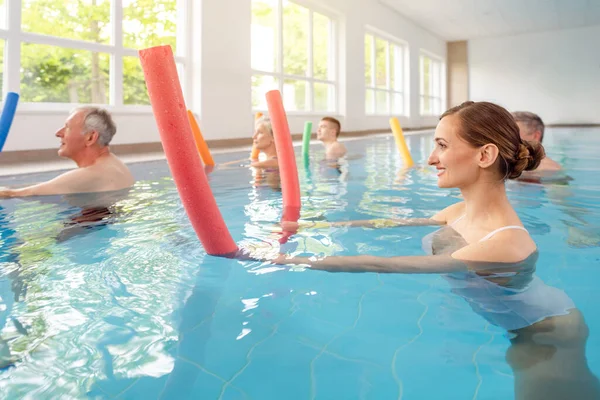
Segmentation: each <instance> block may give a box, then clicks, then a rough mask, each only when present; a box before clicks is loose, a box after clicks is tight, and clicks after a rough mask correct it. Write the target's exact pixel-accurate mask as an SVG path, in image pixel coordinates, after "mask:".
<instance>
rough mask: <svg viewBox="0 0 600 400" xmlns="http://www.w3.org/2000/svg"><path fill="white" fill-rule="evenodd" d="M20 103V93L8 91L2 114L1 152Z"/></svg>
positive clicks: (0, 127)
mask: <svg viewBox="0 0 600 400" xmlns="http://www.w3.org/2000/svg"><path fill="white" fill-rule="evenodd" d="M18 103H19V94H18V93H15V92H8V93H7V94H6V99H4V107H3V108H2V115H1V116H0V152H1V151H2V149H3V148H4V143H6V138H7V137H8V132H9V131H10V126H11V125H12V122H13V119H14V117H15V112H16V111H17V104H18Z"/></svg>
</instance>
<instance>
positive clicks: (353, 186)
mask: <svg viewBox="0 0 600 400" xmlns="http://www.w3.org/2000/svg"><path fill="white" fill-rule="evenodd" d="M546 136H547V138H546V139H545V145H546V149H547V152H548V154H549V155H550V156H551V157H552V158H554V159H556V160H557V161H559V162H560V163H562V164H563V165H564V166H565V168H566V172H567V174H568V175H569V176H570V177H571V178H573V180H571V181H569V182H568V183H566V184H564V183H563V184H547V185H538V184H530V183H518V182H510V183H509V184H508V192H509V197H510V199H511V201H512V202H513V204H514V206H515V208H516V210H517V211H518V213H519V214H520V216H521V218H522V220H523V222H524V224H525V226H526V228H527V229H528V230H529V231H530V232H531V234H532V236H533V238H534V239H535V240H536V242H537V244H538V247H539V250H540V258H539V260H538V263H537V270H536V271H535V274H536V275H537V276H538V277H539V278H540V279H541V280H543V281H544V283H545V284H547V285H549V286H552V287H555V288H558V289H561V290H564V291H565V292H566V293H567V295H568V296H569V297H570V298H571V299H572V300H573V302H574V303H575V304H576V306H577V308H578V310H579V311H580V312H581V313H582V314H583V316H584V318H585V321H586V324H587V328H588V329H589V337H588V339H587V343H586V355H587V366H588V367H589V369H590V370H591V372H592V373H593V374H595V375H596V376H598V375H600V334H599V333H598V330H599V329H600V313H598V311H597V305H598V304H600V291H598V290H597V282H598V281H599V280H600V268H598V267H599V266H600V217H599V216H600V212H599V211H600V183H599V181H598V178H597V176H598V173H599V172H600V165H599V163H598V159H597V156H596V155H597V154H598V152H599V151H600V131H599V130H597V129H550V130H549V132H548V133H547V135H546ZM407 140H408V144H409V147H410V150H411V153H412V154H413V157H414V158H415V162H416V163H417V164H418V166H417V167H416V168H414V169H411V170H408V171H406V170H403V169H402V165H403V163H402V160H401V159H400V157H399V155H398V152H397V150H396V149H395V145H394V142H393V139H392V138H391V136H390V135H387V136H385V135H384V136H374V137H369V138H367V139H364V140H353V141H348V142H347V146H348V148H349V153H350V155H351V157H350V160H348V161H346V162H342V163H340V164H337V165H332V164H330V163H325V162H323V161H321V159H322V158H323V150H322V148H321V147H320V146H319V145H314V146H313V147H312V148H311V160H310V164H309V165H308V166H305V165H304V164H303V162H302V159H301V157H298V170H299V175H300V185H301V191H302V196H303V199H302V206H303V209H302V218H303V219H312V220H316V221H319V220H328V221H341V220H352V219H367V218H383V217H396V218H400V217H429V216H431V215H433V214H434V213H435V212H436V211H438V210H440V209H442V208H443V207H445V206H447V205H450V204H452V203H454V202H457V201H459V192H458V191H455V190H451V191H448V190H440V189H439V188H437V185H436V179H437V178H436V176H435V173H434V172H433V171H432V170H431V169H430V168H428V167H426V166H424V163H426V160H427V156H428V154H429V152H430V151H431V149H432V145H433V144H432V136H431V134H425V135H413V136H409V137H407ZM296 149H297V150H299V148H296ZM246 156H247V154H245V153H243V154H242V153H237V154H235V153H231V154H225V155H217V156H216V157H215V159H216V161H217V163H222V162H225V161H230V160H236V159H239V158H243V157H246ZM132 170H133V172H134V174H135V176H136V178H137V179H138V181H137V183H136V185H135V187H134V188H133V189H132V190H131V191H130V192H128V193H121V194H119V197H118V198H117V200H116V203H115V204H114V205H113V206H111V207H108V208H105V207H94V208H87V209H85V210H82V208H81V206H80V205H81V204H82V202H83V200H82V198H80V197H78V196H71V197H63V196H48V197H43V198H35V199H33V198H30V199H10V200H1V201H0V241H1V249H0V296H1V300H0V368H2V369H0V397H1V398H3V399H21V398H31V399H44V398H61V399H79V398H93V399H112V398H118V399H155V398H161V399H185V398H194V399H197V398H205V399H313V398H314V399H442V398H443V399H480V400H483V399H513V398H516V397H518V396H519V391H520V390H521V389H520V384H519V382H520V380H519V379H520V378H519V376H515V372H514V371H513V369H512V368H511V366H510V365H509V363H507V361H506V358H507V350H508V349H509V347H510V340H509V339H510V338H511V336H510V334H509V333H507V332H506V331H504V330H502V329H501V328H499V327H496V326H493V325H491V324H489V323H488V322H487V321H486V320H485V319H484V318H482V317H481V316H480V315H478V314H476V313H475V312H474V311H473V310H472V309H471V308H470V306H469V305H468V304H467V303H466V301H465V300H464V299H462V298H461V297H459V296H457V295H456V294H454V293H452V292H451V290H450V288H449V286H448V284H447V282H446V281H445V280H444V279H443V278H442V277H441V276H438V275H400V274H398V275H396V274H387V275H383V274H381V275H380V274H348V273H335V274H334V273H327V272H319V271H311V270H303V269H301V268H292V269H290V268H283V267H280V266H274V265H270V264H267V263H261V262H256V261H238V260H231V259H223V258H217V257H212V256H207V255H206V253H205V252H204V250H203V248H202V246H201V245H200V243H199V241H198V239H197V238H196V235H195V233H194V231H193V229H192V227H191V225H190V223H189V221H188V220H187V217H186V215H185V211H184V209H183V207H182V205H181V202H180V200H179V197H178V194H177V191H176V188H175V186H174V183H173V180H172V179H171V177H170V173H169V170H168V167H167V164H166V163H165V162H149V163H140V164H133V165H132ZM55 175H56V173H45V174H36V175H29V176H16V177H12V178H4V179H0V186H4V185H16V184H21V183H25V182H35V181H40V180H43V179H47V178H49V177H52V176H55ZM209 180H210V183H211V187H212V190H213V192H214V195H215V197H216V199H217V202H218V204H219V207H220V209H221V211H222V213H223V216H224V218H225V221H226V223H227V225H228V227H229V229H230V231H231V233H232V235H233V237H234V239H235V240H236V241H237V242H239V243H242V244H244V245H252V244H257V243H259V244H260V246H262V247H264V248H268V247H269V244H274V243H275V242H276V240H277V235H276V233H273V232H274V231H275V230H276V228H277V223H278V221H279V219H280V217H281V192H280V190H278V189H277V184H278V181H277V176H273V175H270V176H259V177H258V178H257V177H255V176H253V172H252V171H251V170H250V169H248V168H245V167H238V166H236V165H231V166H229V167H227V168H217V169H215V170H214V171H212V172H211V173H210V174H209ZM88 200H89V199H88ZM433 230H434V227H402V228H386V229H363V228H341V227H336V228H328V229H325V230H305V231H300V232H299V233H298V234H296V235H295V236H293V237H292V238H291V239H290V241H289V243H288V244H286V245H285V250H286V251H288V252H290V253H292V254H307V253H309V254H317V255H334V254H336V255H342V254H343V255H354V254H373V255H378V256H395V255H423V254H424V253H423V251H422V249H421V238H422V237H423V236H424V235H426V234H427V233H429V232H431V231H433ZM262 247H261V248H262ZM551 354H552V353H550V356H549V357H552V355H551ZM564 368H566V369H569V368H576V366H571V365H569V364H565V366H564ZM563 372H564V373H568V372H569V371H566V370H565V371H558V375H557V376H558V377H560V376H561V374H563Z"/></svg>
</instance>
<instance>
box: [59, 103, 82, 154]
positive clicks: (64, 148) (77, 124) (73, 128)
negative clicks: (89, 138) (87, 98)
mask: <svg viewBox="0 0 600 400" xmlns="http://www.w3.org/2000/svg"><path fill="white" fill-rule="evenodd" d="M83 116H84V114H83V112H82V111H79V112H75V113H73V114H71V115H70V116H69V118H67V120H66V121H65V126H63V127H62V128H61V129H59V130H58V131H57V132H56V134H55V135H56V137H58V138H60V147H59V149H58V155H59V156H60V157H67V158H73V157H74V156H76V155H77V154H78V153H80V152H81V151H83V149H85V147H86V135H83V134H82V131H83V122H84V119H83Z"/></svg>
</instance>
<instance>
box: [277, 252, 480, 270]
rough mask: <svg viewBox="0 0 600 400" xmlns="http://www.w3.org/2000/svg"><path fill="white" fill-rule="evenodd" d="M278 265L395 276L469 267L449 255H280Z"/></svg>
mask: <svg viewBox="0 0 600 400" xmlns="http://www.w3.org/2000/svg"><path fill="white" fill-rule="evenodd" d="M273 262H274V263H276V264H297V265H308V266H310V268H311V269H317V270H322V271H329V272H379V273H395V274H440V273H449V272H456V271H466V270H467V269H468V267H467V264H465V263H464V262H463V261H461V260H457V259H455V258H452V257H451V256H450V255H436V256H404V257H403V256H400V257H377V256H368V255H361V256H331V257H325V258H323V259H317V258H316V257H310V258H305V257H292V258H286V257H285V256H280V257H279V258H278V259H276V260H275V261H273Z"/></svg>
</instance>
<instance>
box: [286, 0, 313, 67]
mask: <svg viewBox="0 0 600 400" xmlns="http://www.w3.org/2000/svg"><path fill="white" fill-rule="evenodd" d="M308 46H309V44H308V9H307V8H304V7H301V6H299V5H297V4H294V3H290V2H288V1H284V2H283V72H284V73H285V74H289V75H299V76H306V75H307V72H308Z"/></svg>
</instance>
